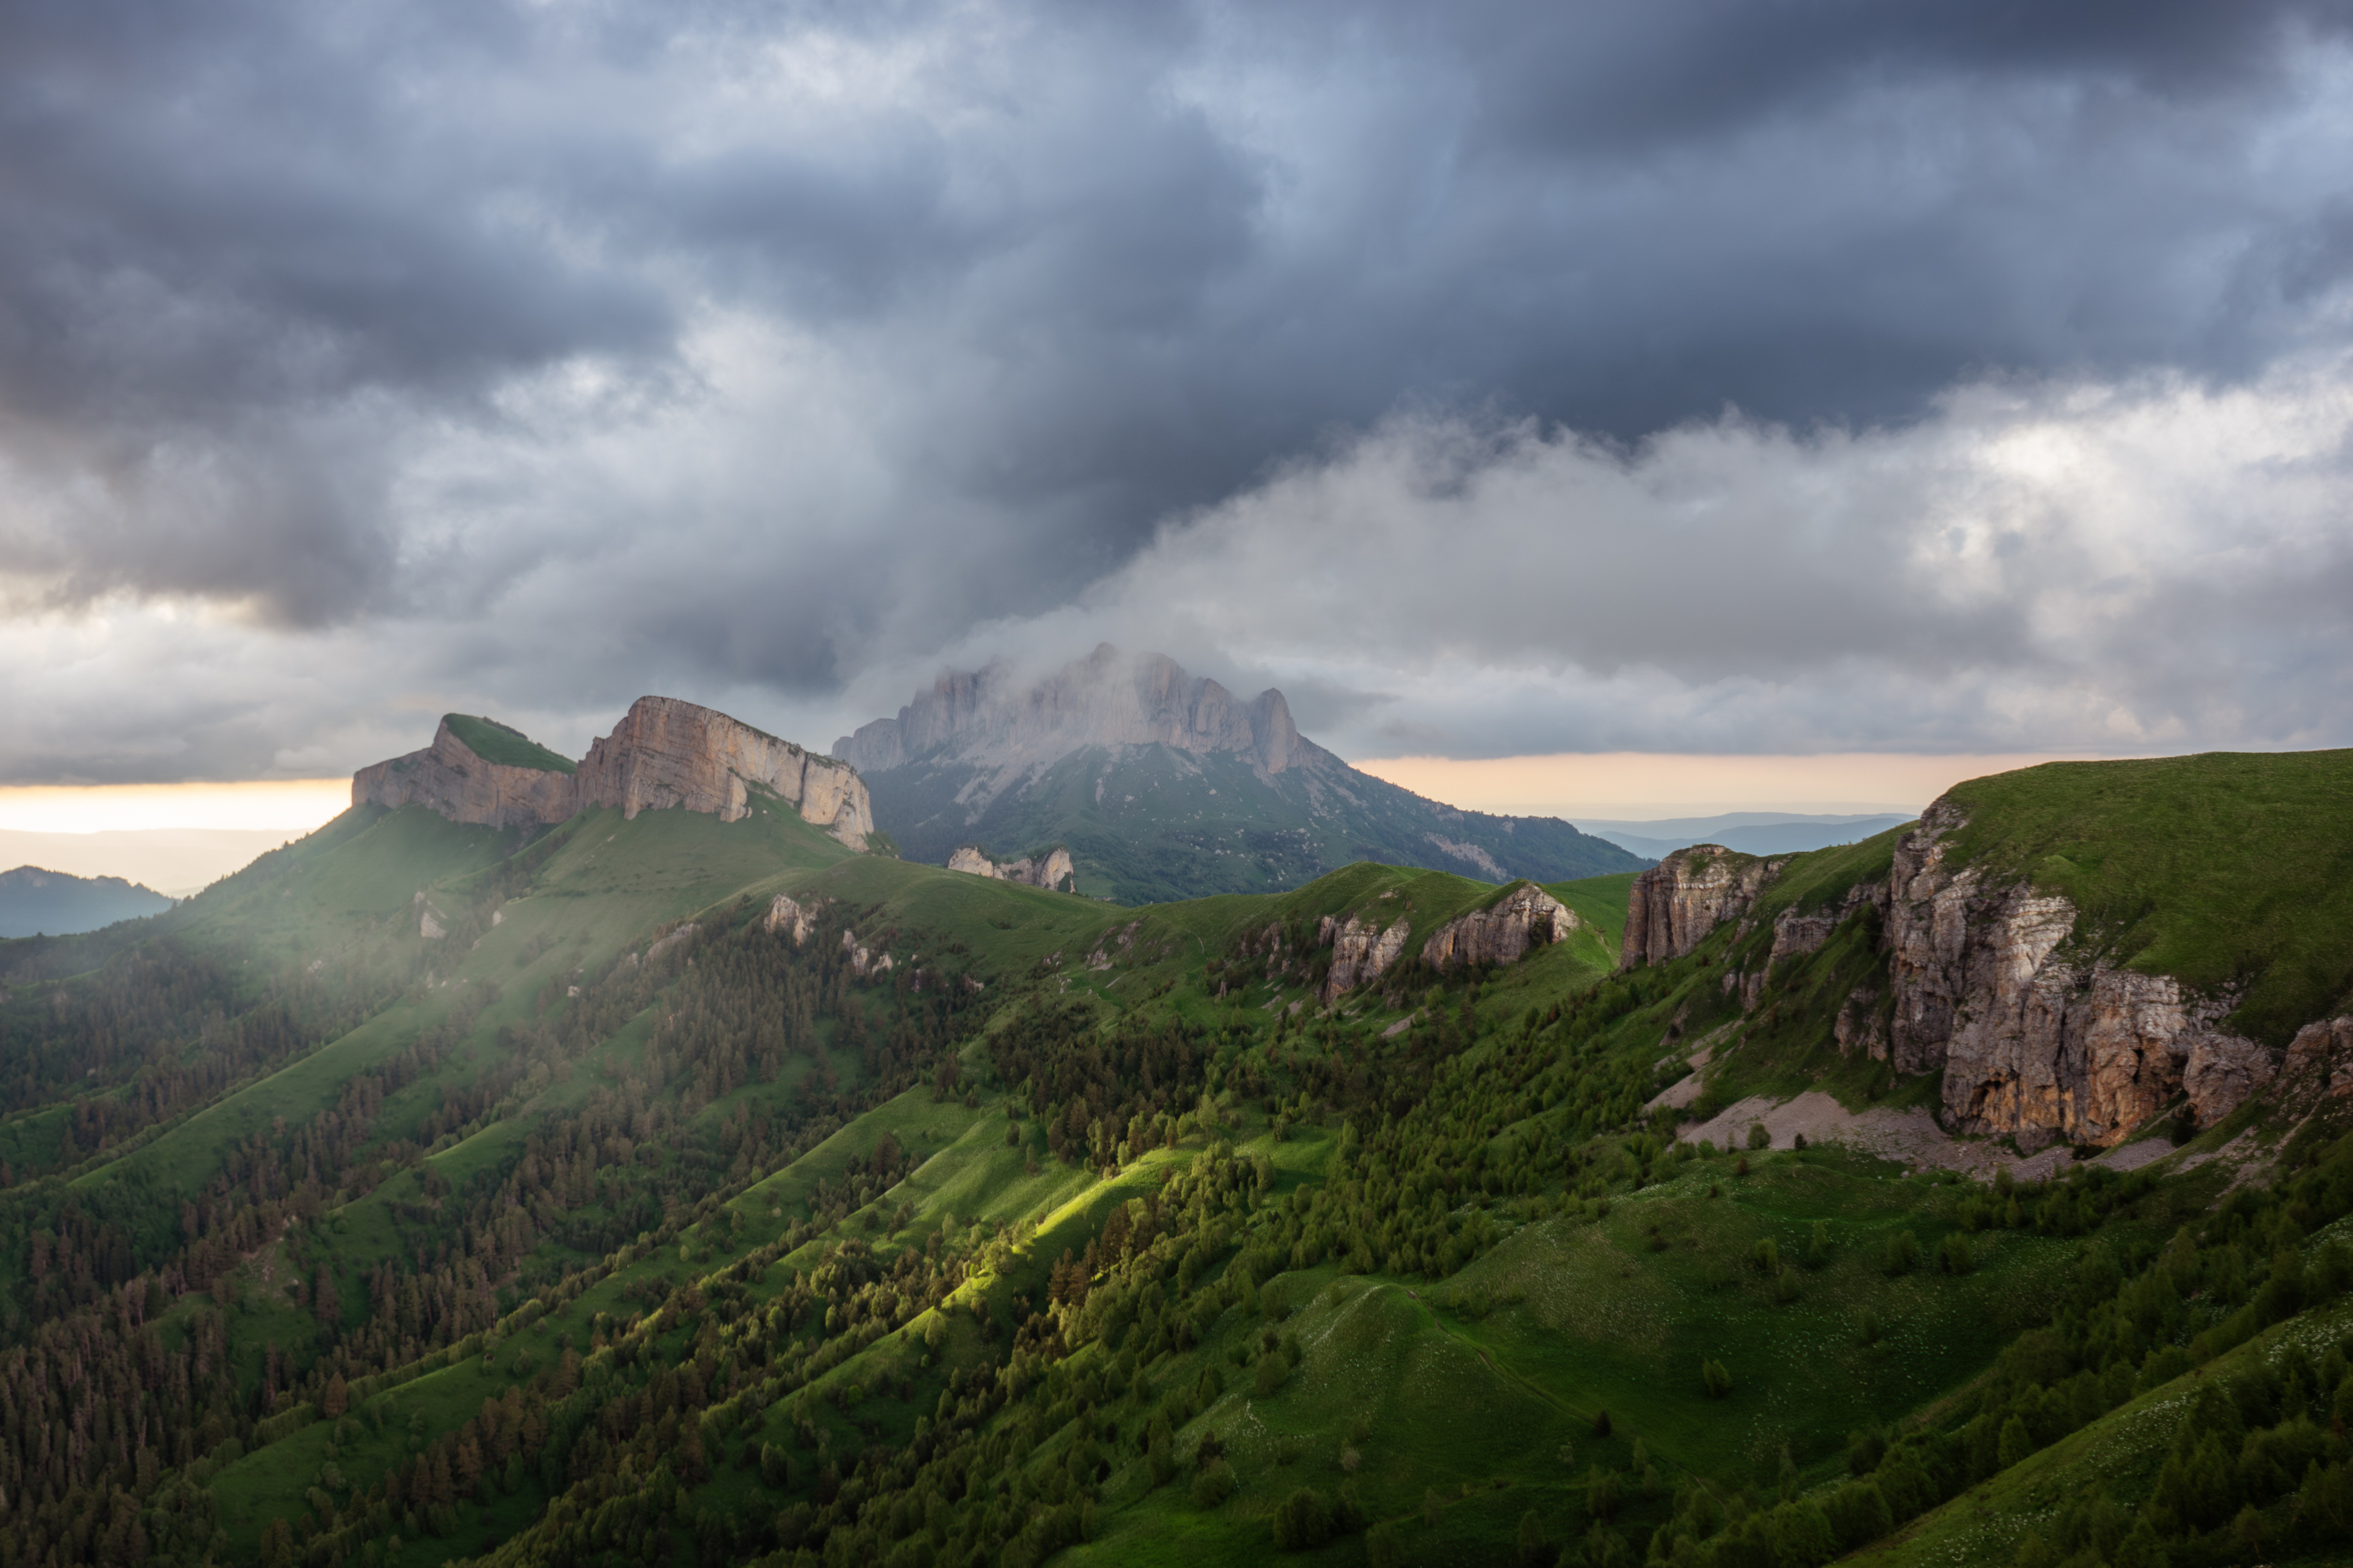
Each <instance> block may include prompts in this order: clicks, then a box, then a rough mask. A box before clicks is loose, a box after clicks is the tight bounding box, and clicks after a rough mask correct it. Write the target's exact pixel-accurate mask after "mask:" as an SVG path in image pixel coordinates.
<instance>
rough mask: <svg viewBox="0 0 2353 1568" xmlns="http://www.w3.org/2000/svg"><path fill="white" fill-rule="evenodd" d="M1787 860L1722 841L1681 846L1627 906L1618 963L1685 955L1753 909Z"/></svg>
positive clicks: (1626, 965)
mask: <svg viewBox="0 0 2353 1568" xmlns="http://www.w3.org/2000/svg"><path fill="white" fill-rule="evenodd" d="M1787 863H1788V862H1787V861H1786V860H1759V859H1757V858H1754V857H1753V856H1748V855H1742V854H1739V853H1737V852H1736V851H1734V850H1730V849H1726V848H1725V847H1724V846H1723V845H1721V844H1694V845H1693V846H1692V847H1690V848H1688V849H1678V850H1676V851H1675V852H1674V853H1673V854H1672V855H1670V856H1668V857H1667V858H1665V859H1663V860H1662V861H1660V862H1659V863H1658V864H1657V865H1655V866H1653V867H1651V868H1650V869H1649V870H1647V871H1645V872H1643V873H1642V874H1641V876H1639V877H1637V878H1635V879H1634V886H1633V889H1632V892H1631V894H1630V897H1629V899H1628V901H1627V905H1626V940H1625V943H1624V945H1623V947H1622V948H1620V952H1619V954H1618V967H1619V968H1620V969H1637V968H1640V967H1641V965H1643V964H1646V963H1665V962H1666V961H1667V960H1668V959H1671V958H1681V957H1683V955H1684V954H1685V953H1687V952H1691V951H1692V949H1694V948H1695V947H1697V946H1698V945H1699V944H1700V943H1701V942H1704V941H1705V940H1706V939H1707V934H1708V933H1709V932H1710V931H1714V930H1715V928H1716V927H1717V926H1720V925H1722V924H1723V923H1724V922H1725V921H1733V920H1738V919H1739V918H1740V917H1741V916H1743V915H1745V914H1746V913H1747V912H1748V908H1749V906H1750V905H1751V904H1754V903H1755V902H1756V901H1757V894H1759V893H1761V892H1763V891H1764V890H1765V887H1766V884H1767V883H1768V882H1770V881H1771V880H1772V879H1773V877H1774V874H1775V873H1777V872H1778V871H1779V870H1780V868H1782V867H1783V866H1784V865H1786V864H1787Z"/></svg>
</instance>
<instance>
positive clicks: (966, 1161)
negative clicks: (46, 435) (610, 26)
mask: <svg viewBox="0 0 2353 1568" xmlns="http://www.w3.org/2000/svg"><path fill="white" fill-rule="evenodd" d="M461 737H463V738H461ZM477 747H480V748H481V749H480V751H478V750H476V748H477ZM355 794H356V795H358V797H359V798H358V801H357V803H356V804H354V805H353V807H352V808H351V809H350V810H349V811H347V812H346V813H344V814H343V816H339V817H337V818H336V819H335V820H334V821H333V822H332V823H330V824H328V825H327V826H325V827H323V828H322V829H320V830H319V831H318V832H316V833H314V834H311V836H309V837H305V838H303V839H301V840H300V841H299V842H296V843H293V844H290V845H289V846H288V847H285V848H282V849H280V850H278V851H275V852H273V853H271V854H269V855H266V856H264V857H262V858H260V859H259V860H257V861H256V862H255V863H254V864H253V865H251V866H250V867H248V868H246V869H245V870H243V871H241V872H239V873H237V875H236V876H234V877H231V878H229V879H226V880H224V881H222V882H220V883H218V884H216V885H215V886H213V887H212V888H210V889H206V891H205V892H204V893H203V894H202V895H200V896H199V897H197V898H195V899H194V900H189V901H188V902H186V903H185V904H183V905H181V906H179V907H177V908H175V909H174V910H171V911H170V912H168V913H166V914H163V915H159V916H156V917H153V918H151V919H146V920H142V921H131V922H127V923H124V924H121V925H117V926H113V927H110V928H108V929H107V930H105V931H100V932H97V933H93V934H90V935H86V936H75V937H62V938H35V939H26V940H21V941H13V942H7V943H6V944H5V946H0V965H5V984H6V987H7V1000H6V1003H5V1013H0V1018H5V1051H6V1058H5V1059H6V1062H7V1073H6V1077H5V1086H6V1095H7V1102H6V1120H5V1122H0V1162H5V1163H0V1182H5V1199H0V1201H5V1210H0V1214H5V1220H4V1221H0V1224H5V1229H0V1245H5V1264H6V1276H5V1278H6V1302H7V1308H6V1331H7V1340H8V1343H7V1348H6V1350H5V1352H0V1427H5V1433H6V1440H5V1444H0V1487H5V1496H6V1498H7V1501H8V1510H7V1514H6V1516H5V1517H6V1523H5V1529H0V1563H6V1564H8V1565H9V1568H14V1565H15V1564H18V1563H26V1564H47V1563H137V1562H153V1563H188V1564H195V1563H206V1562H211V1563H261V1564H265V1565H268V1568H287V1565H291V1564H298V1563H300V1564H316V1565H319V1568H328V1565H334V1564H365V1565H367V1568H390V1565H393V1564H406V1565H409V1568H424V1565H425V1564H429V1563H459V1562H464V1563H513V1564H524V1563H530V1564H543V1563H544V1564H608V1563H609V1564H618V1563H673V1564H679V1565H681V1568H683V1565H685V1564H689V1563H695V1564H708V1563H733V1562H754V1563H764V1564H811V1563H892V1564H907V1565H919V1564H920V1565H938V1564H959V1565H960V1564H965V1563H974V1564H980V1563H1020V1564H1030V1563H1043V1562H1046V1561H1048V1560H1053V1561H1057V1562H1061V1563H1205V1562H1206V1563H1247V1562H1260V1561H1265V1560H1268V1559H1269V1558H1270V1557H1271V1556H1272V1555H1275V1554H1289V1555H1293V1556H1296V1557H1297V1559H1298V1560H1300V1561H1303V1562H1328V1563H1358V1562H1364V1563H1375V1564H1382V1565H1387V1564H1393V1563H1430V1562H1472V1563H1490V1562H1492V1563H1554V1562H1556V1561H1558V1562H1563V1563H1590V1564H1593V1565H1595V1568H1609V1565H1615V1564H1632V1563H1645V1562H1648V1563H1672V1564H1722V1565H1726V1568H1729V1565H1733V1564H1741V1565H1746V1564H1758V1565H1764V1564H1786V1563H1827V1562H1830V1561H1831V1560H1833V1559H1837V1558H1842V1557H1845V1556H1848V1555H1853V1556H1855V1557H1856V1558H1857V1559H1858V1560H1860V1561H1865V1562H1872V1563H1882V1562H1884V1563H1938V1564H1942V1563H2000V1564H2009V1563H2030V1564H2033V1563H2041V1564H2058V1563H2117V1564H2136V1565H2137V1564H2155V1563H2234V1562H2241V1561H2248V1560H2251V1554H2254V1553H2260V1554H2261V1555H2262V1557H2263V1560H2264V1561H2269V1562H2277V1563H2307V1562H2308V1563H2324V1562H2330V1561H2336V1560H2339V1559H2338V1553H2339V1551H2340V1549H2341V1546H2342V1543H2343V1542H2344V1541H2345V1540H2346V1539H2347V1535H2346V1533H2345V1532H2346V1531H2347V1530H2348V1527H2353V1464H2348V1442H2347V1437H2346V1430H2345V1428H2346V1421H2347V1418H2348V1415H2353V1373H2348V1352H2353V1298H2348V1294H2347V1292H2348V1288H2353V1219H2348V1214H2353V1017H2348V1016H2346V1013H2347V1010H2348V984H2349V983H2353V909H2349V908H2348V906H2347V904H2346V895H2345V893H2344V888H2345V886H2346V885H2347V884H2346V879H2345V871H2346V868H2347V867H2348V863H2353V810H2348V807H2353V752H2315V753H2303V754H2286V755H2276V756H2252V755H2239V756H2229V755H2213V756H2204V757H2195V758H2185V759H2180V760H2179V761H2176V762H2168V763H2081V764H2052V765H2050V766H2046V767H2042V768H2038V769H2033V770H2031V771H2028V772H2025V773H2013V774H2008V775H2002V776H1998V777H1993V778H1988V779H1981V780H1978V781H1975V782H1973V783H1971V784H1966V785H1964V786H1961V787H1959V788H1957V789H1956V790H1954V791H1953V792H1952V793H1951V794H1950V795H1948V796H1947V797H1946V798H1945V799H1944V800H1942V801H1940V802H1938V803H1937V805H1936V807H1934V808H1933V809H1932V810H1931V811H1930V812H1929V813H1928V814H1927V815H1926V817H1924V818H1923V820H1922V821H1921V822H1920V823H1918V824H1913V825H1907V826H1905V827H1901V828H1897V829H1895V830H1893V831H1891V832H1888V833H1884V834H1882V835H1881V836H1879V837H1876V838H1873V839H1870V840H1867V841H1865V842H1863V843H1861V844H1857V845H1853V846H1850V847H1841V848H1833V849H1826V850H1820V851H1814V852H1811V853H1808V854H1802V855H1796V856H1790V857H1787V858H1779V859H1769V860H1767V859H1757V858H1750V857H1745V856H1741V855H1738V854H1736V852H1733V851H1729V850H1723V849H1719V848H1715V847H1706V846H1703V847H1698V848H1695V849H1691V850H1683V851H1679V852H1678V853H1677V854H1676V855H1674V856H1672V857H1670V858H1668V859H1667V860H1666V861H1664V862H1662V863H1660V864H1658V865H1656V866H1654V867H1652V868H1651V869H1649V870H1646V871H1642V872H1641V873H1617V874H1612V875H1606V876H1600V877H1593V878H1587V879H1577V880H1570V881H1566V882H1558V883H1553V884H1549V885H1538V884H1535V883H1532V882H1525V881H1520V882H1513V883H1507V884H1501V885H1498V884H1493V883H1482V882H1477V881H1472V880H1467V879H1463V878H1461V877H1459V876H1456V875H1453V874H1451V873H1449V872H1445V871H1440V870H1421V869H1415V868H1409V867H1401V866H1389V865H1381V864H1377V863H1371V862H1366V863H1359V864H1356V865H1351V866H1347V867H1345V868H1341V869H1339V870H1336V871H1334V872H1331V873H1329V874H1327V875H1324V876H1322V877H1320V878H1318V879H1314V880H1313V881H1311V882H1309V883H1307V884H1306V885H1304V886H1303V887H1300V888H1297V889H1293V890H1291V891H1288V892H1282V893H1266V894H1228V895H1219V896H1213V897H1208V898H1202V899H1196V900H1185V901H1178V902H1174V903H1160V904H1149V905H1143V906H1134V907H1119V906H1110V905H1105V904H1103V903H1101V902H1099V901H1096V900H1092V899H1090V898H1087V897H1084V896H1082V895H1081V894H1076V893H1071V892H1065V891H1057V890H1050V889H1042V888H1038V887H1033V886H1028V885H1024V884H1022V883H1020V882H1018V881H1015V880H1009V879H1005V878H1002V877H999V876H997V875H993V874H975V873H970V872H965V871H955V870H947V869H942V868H936V867H931V866H924V865H920V864H915V863H913V862H911V861H908V860H903V859H901V858H896V857H895V856H892V855H890V854H888V853H884V852H882V851H881V850H880V849H879V848H877V847H872V846H870V845H869V844H868V843H867V841H866V834H867V829H866V828H865V826H864V822H865V816H864V813H865V809H866V808H865V802H864V797H863V792H862V788H861V787H860V784H859V781H858V779H857V776H856V774H855V773H851V772H850V771H849V769H847V768H846V767H844V766H842V765H841V764H839V763H832V762H831V761H830V760H829V759H826V758H822V757H818V756H815V755H813V754H810V753H806V752H802V751H801V750H800V749H799V748H797V747H794V746H791V745H790V744H789V743H788V742H779V741H776V740H775V739H774V738H773V737H768V736H765V735H762V734H760V733H759V732H758V731H752V730H749V729H748V728H747V727H744V726H741V725H738V724H736V723H734V721H731V720H728V719H726V718H725V717H724V716H723V715H720V714H716V713H712V712H710V711H709V710H701V709H695V708H692V707H691V705H687V704H682V703H676V702H671V701H669V700H661V699H648V700H644V701H642V702H640V703H639V704H638V706H637V708H635V709H633V710H631V714H630V717H629V718H628V720H625V721H624V722H623V724H622V726H621V727H620V728H619V729H618V730H617V731H615V735H614V737H613V738H612V739H611V740H609V741H605V742H598V743H597V745H596V748H594V749H592V752H591V754H590V757H589V759H588V761H587V762H586V763H580V764H577V765H576V766H575V764H573V763H569V762H566V761H565V760H564V759H562V758H560V757H557V756H555V755H554V753H552V752H546V751H545V750H544V749H543V748H539V747H536V746H533V745H532V744H531V743H529V742H525V741H524V740H523V738H522V736H521V735H520V734H518V733H515V732H513V731H509V730H507V729H506V728H505V727H504V726H497V725H493V724H491V723H489V722H488V721H478V720H477V721H467V720H464V719H463V718H462V717H460V716H453V717H452V719H451V720H450V721H448V722H447V723H445V725H444V726H443V729H442V731H441V735H440V737H439V738H438V739H437V742H436V743H435V746H434V747H433V748H432V749H430V750H428V751H427V752H417V753H415V754H413V755H412V756H411V757H408V758H404V759H398V760H396V762H395V763H388V764H384V765H382V766H380V767H378V768H375V769H370V770H365V771H364V772H363V773H362V774H361V777H360V781H359V785H358V787H357V788H356V790H355ZM410 796H413V797H415V798H406V797H410ZM392 800H401V801H402V803H401V804H397V805H395V804H387V802H388V801H392ZM428 801H430V802H432V803H434V804H427V802H428ZM551 801H552V802H554V804H553V805H549V804H547V803H549V802H551ZM533 802H537V803H538V804H536V805H533V804H531V803H533ZM519 803H521V804H519Z"/></svg>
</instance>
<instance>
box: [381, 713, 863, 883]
mask: <svg viewBox="0 0 2353 1568" xmlns="http://www.w3.org/2000/svg"><path fill="white" fill-rule="evenodd" d="M758 795H767V796H771V797H773V798H775V799H777V800H781V801H784V802H786V804H788V805H794V806H796V807H797V808H798V810H799V812H800V816H801V820H802V821H804V822H811V823H815V824H817V825H818V826H820V827H822V828H824V829H825V830H826V831H828V833H831V834H832V835H833V836H834V837H837V838H839V839H840V840H841V841H842V842H843V843H844V844H847V845H849V847H851V848H853V849H862V848H864V847H865V846H866V836H867V835H868V834H870V833H871V832H873V831H874V816H873V810H872V807H871V805H870V804H869V802H868V799H867V794H866V786H865V785H864V784H861V783H860V781H859V777H858V774H857V773H855V772H854V771H853V770H851V769H849V768H847V767H844V766H843V765H842V764H841V763H838V762H836V761H834V760H833V759H832V758H830V757H819V756H812V755H811V754H810V753H809V752H807V751H806V750H804V749H803V748H801V747H799V746H797V745H795V744H793V742H790V741H780V740H778V739H776V737H775V736H774V735H771V734H768V733H766V732H765V731H760V730H755V729H754V728H753V727H752V726H751V725H749V724H746V723H744V721H741V720H739V719H731V718H729V717H728V716H727V715H726V714H724V713H721V712H717V711H715V710H712V709H709V708H699V707H697V706H695V705H694V704H693V703H691V702H681V701H680V700H678V699H677V698H675V697H640V698H638V700H636V701H635V702H633V703H631V704H630V705H629V711H628V714H627V716H625V717H624V718H623V719H622V720H621V721H620V723H619V724H617V725H616V726H615V727H614V730H613V732H612V733H611V734H610V735H607V736H606V737H605V738H604V739H603V740H600V741H597V742H595V743H593V744H592V745H590V746H589V748H588V755H587V757H586V760H584V761H582V762H580V763H573V762H571V761H569V760H568V759H566V758H564V757H561V756H558V755H557V754H556V753H555V752H551V751H549V750H548V749H547V748H546V747H544V746H542V745H540V744H538V743H537V742H533V741H532V740H531V739H529V738H528V737H527V736H525V735H524V734H523V733H522V731H519V730H515V729H512V728H510V727H509V726H507V725H504V724H501V723H500V722H498V721H496V720H494V719H478V718H473V717H470V716H469V715H466V714H462V713H451V714H448V715H445V716H444V717H443V719H442V721H441V725H440V728H439V729H438V730H437V731H434V735H433V743H432V744H431V745H430V746H427V747H426V748H425V750H423V751H421V752H409V753H408V754H407V755H406V756H400V757H394V758H392V759H391V760H390V761H388V762H382V763H374V764H372V765H371V766H368V767H364V768H362V769H361V770H360V771H359V772H358V773H354V774H353V775H352V804H353V805H386V806H394V807H398V806H403V805H411V804H414V805H424V806H427V807H429V808H430V809H431V810H433V811H434V812H436V813H438V815H440V816H446V817H448V819H449V820H450V821H452V822H466V823H482V824H486V825H488V826H492V827H522V826H533V825H537V824H544V823H556V822H564V821H566V820H568V819H569V818H571V817H572V816H575V814H577V813H578V812H580V811H583V810H585V809H586V808H588V807H590V806H598V805H610V806H617V807H619V808H620V810H621V812H622V814H623V815H624V816H628V817H635V816H637V815H638V812H640V811H644V810H648V809H654V810H659V809H662V808H665V807H670V806H682V807H684V808H685V809H686V810H689V811H699V812H707V813H709V814H711V815H712V816H717V817H718V818H719V819H720V820H721V821H723V822H740V821H742V820H743V819H744V816H747V815H749V814H750V812H751V809H752V801H753V800H754V797H755V796H758Z"/></svg>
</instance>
